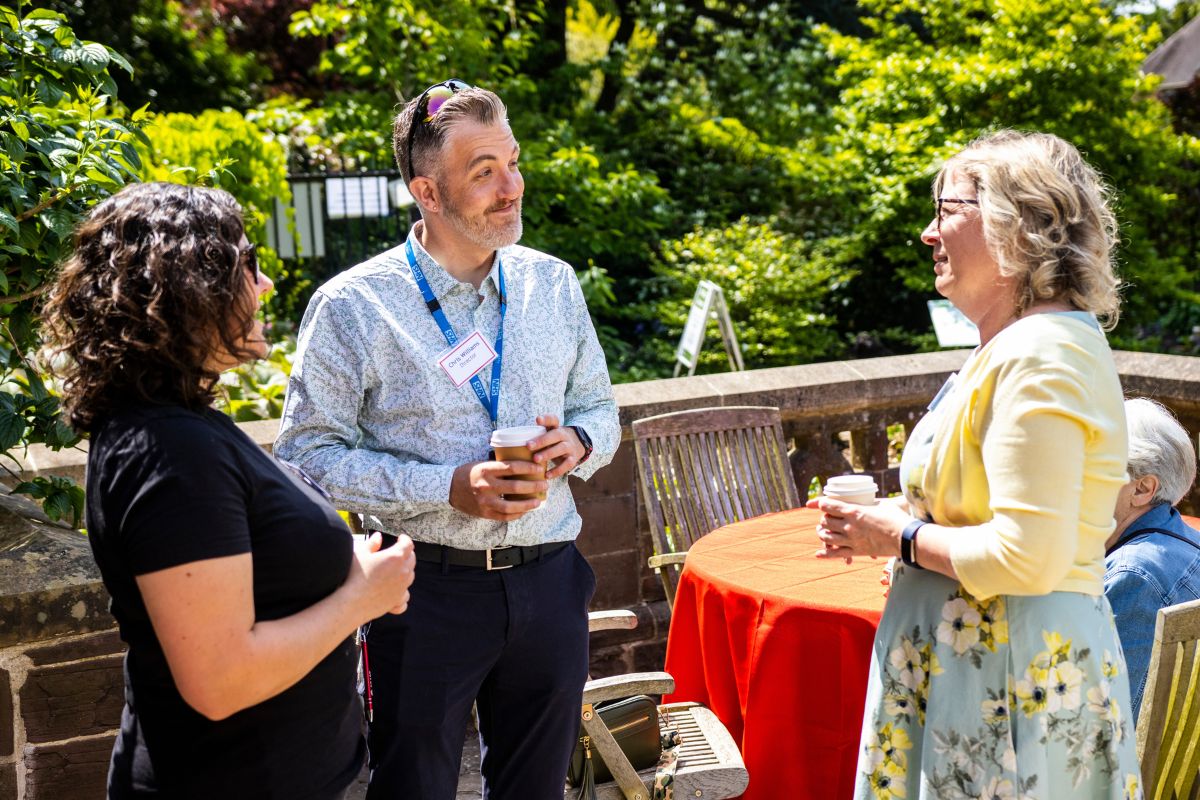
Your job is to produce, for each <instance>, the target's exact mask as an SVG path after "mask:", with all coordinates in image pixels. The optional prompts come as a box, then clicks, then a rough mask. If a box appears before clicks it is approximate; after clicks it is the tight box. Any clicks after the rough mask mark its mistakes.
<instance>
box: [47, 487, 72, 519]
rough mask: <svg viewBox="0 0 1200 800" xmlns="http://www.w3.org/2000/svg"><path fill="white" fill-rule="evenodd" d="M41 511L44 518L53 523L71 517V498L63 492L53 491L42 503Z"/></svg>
mask: <svg viewBox="0 0 1200 800" xmlns="http://www.w3.org/2000/svg"><path fill="white" fill-rule="evenodd" d="M42 509H43V510H44V511H45V512H46V516H47V517H49V518H50V519H52V520H54V521H56V522H57V521H58V520H60V519H67V518H70V517H71V513H72V508H71V496H70V495H69V494H67V493H66V492H63V491H55V492H53V493H51V494H50V495H49V496H48V497H47V498H46V499H45V500H43V501H42Z"/></svg>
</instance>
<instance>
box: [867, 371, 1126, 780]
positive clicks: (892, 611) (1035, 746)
mask: <svg viewBox="0 0 1200 800" xmlns="http://www.w3.org/2000/svg"><path fill="white" fill-rule="evenodd" d="M954 381H955V378H954V376H951V379H950V380H949V381H948V382H947V384H946V386H944V387H943V388H942V391H941V392H939V393H938V396H937V397H936V398H934V401H933V403H932V404H931V405H930V412H929V414H928V415H927V416H926V417H924V418H923V419H922V420H921V422H920V423H918V425H917V426H916V428H915V429H914V430H913V434H912V436H910V437H909V442H908V444H907V446H906V448H905V453H904V461H903V463H902V465H901V484H902V485H903V486H904V487H905V490H906V492H905V493H906V496H907V498H908V500H909V504H910V507H911V508H913V510H914V513H918V514H921V515H922V516H923V517H924V518H929V517H928V513H927V512H926V513H922V512H923V511H924V506H923V504H921V503H920V502H919V500H918V499H917V497H914V496H913V494H914V492H913V491H912V490H913V488H915V487H916V486H917V485H919V480H916V479H915V478H914V475H917V476H919V474H920V473H921V472H922V471H923V466H924V464H925V463H927V461H928V458H929V455H930V449H931V448H930V445H931V441H932V439H933V434H934V432H935V431H936V429H937V426H938V420H939V417H940V414H939V408H941V409H944V408H945V405H944V404H943V402H942V401H944V400H945V399H946V398H947V397H949V396H950V395H951V394H952V393H953V392H954ZM915 494H917V496H918V497H919V492H916V493H915ZM1124 672H1125V661H1124V658H1123V656H1122V655H1121V649H1120V644H1119V642H1118V640H1117V635H1116V628H1115V626H1114V623H1113V620H1112V611H1111V610H1110V608H1109V605H1108V601H1107V600H1106V599H1105V598H1104V597H1103V595H1101V596H1091V595H1086V594H1082V593H1079V592H1052V593H1050V594H1046V595H1038V596H1014V595H1000V596H996V597H992V598H989V599H988V600H987V601H985V602H980V601H978V600H976V599H975V598H974V597H972V596H971V595H970V594H969V593H967V592H966V591H965V590H964V589H963V587H962V585H961V584H960V583H958V582H957V581H955V580H953V579H951V578H948V577H946V576H944V575H941V574H938V573H936V572H932V571H925V570H918V569H912V568H909V567H906V566H904V565H903V564H897V565H896V569H895V573H894V576H893V582H892V587H891V591H890V594H889V597H888V603H887V608H886V610H885V612H884V615H883V619H882V620H881V621H880V625H879V631H878V634H877V636H876V639H875V652H874V658H873V659H872V664H871V677H870V682H869V688H868V694H867V702H866V712H865V719H864V721H863V738H862V749H861V752H860V756H859V774H858V778H857V782H856V785H855V797H856V798H859V799H860V800H866V798H878V800H891V798H921V799H922V800H924V799H925V798H987V799H988V800H1067V798H1113V799H1114V800H1116V798H1140V797H1141V796H1142V792H1141V789H1140V777H1139V771H1138V765H1137V756H1136V752H1135V749H1134V740H1133V720H1132V719H1128V718H1126V715H1125V714H1124V713H1123V709H1128V708H1129V707H1130V704H1129V683H1128V679H1127V677H1126V676H1125V675H1124Z"/></svg>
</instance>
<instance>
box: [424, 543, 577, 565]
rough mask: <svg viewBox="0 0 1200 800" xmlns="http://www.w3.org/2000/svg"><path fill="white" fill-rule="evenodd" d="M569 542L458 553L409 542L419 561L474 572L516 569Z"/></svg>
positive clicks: (559, 548)
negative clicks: (467, 568)
mask: <svg viewBox="0 0 1200 800" xmlns="http://www.w3.org/2000/svg"><path fill="white" fill-rule="evenodd" d="M568 544H570V542H549V543H547V544H535V545H530V546H529V547H517V546H509V547H492V548H489V549H487V550H459V549H458V548H457V547H449V546H447V545H444V544H430V543H429V542H413V552H414V553H415V554H416V556H417V558H418V559H419V560H421V561H436V562H437V563H439V564H440V563H442V560H443V558H444V559H445V562H446V563H447V564H450V565H452V566H455V567H476V568H477V569H486V570H497V569H510V568H512V567H519V566H521V565H522V564H528V563H530V562H531V561H537V560H538V559H539V558H540V557H542V556H548V555H550V554H551V553H553V552H555V551H557V550H561V549H563V548H564V547H566V546H567V545H568Z"/></svg>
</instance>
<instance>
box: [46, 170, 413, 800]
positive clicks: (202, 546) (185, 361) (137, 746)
mask: <svg viewBox="0 0 1200 800" xmlns="http://www.w3.org/2000/svg"><path fill="white" fill-rule="evenodd" d="M270 288H271V281H270V280H269V279H268V278H266V277H264V276H263V275H262V274H261V273H260V272H259V271H258V266H257V260H256V258H255V254H254V248H253V246H251V245H250V244H249V243H248V242H247V240H246V237H245V234H244V232H243V225H242V212H241V209H240V208H239V207H238V204H237V202H236V201H235V200H234V199H233V198H232V197H230V196H229V195H228V194H226V193H225V192H222V191H219V190H214V189H203V188H196V187H185V186H177V185H174V184H165V183H150V184H139V185H135V186H130V187H127V188H125V189H124V190H122V191H121V192H119V193H118V194H116V195H114V196H113V197H111V198H109V199H108V200H106V201H104V202H103V203H101V204H99V205H98V206H96V208H95V209H94V210H93V211H92V213H91V214H90V215H89V217H88V218H87V220H85V221H84V222H83V223H82V224H81V225H80V227H79V229H78V231H77V232H76V241H75V251H74V255H72V256H71V258H70V259H69V260H68V261H67V262H66V264H64V266H63V269H62V272H61V274H60V275H59V277H58V280H57V282H56V284H55V286H54V287H53V290H52V292H51V294H50V298H49V301H48V304H47V307H46V319H45V322H46V330H47V332H48V336H49V342H50V344H49V348H50V352H51V353H53V354H54V355H55V360H56V361H57V362H59V363H60V364H61V368H60V370H59V371H60V373H61V374H62V375H63V378H64V399H65V407H66V410H67V415H68V417H69V419H70V421H71V424H72V425H74V426H75V427H76V428H78V429H80V430H83V431H87V432H88V433H90V434H91V442H90V450H89V453H88V473H87V527H88V535H89V540H90V541H91V545H92V552H93V554H94V555H95V558H96V563H97V564H98V565H99V567H100V572H101V575H102V576H103V579H104V584H105V586H106V587H107V589H108V591H109V593H110V594H111V595H112V610H113V615H114V616H115V617H116V618H117V622H118V624H119V626H120V631H121V637H122V638H123V639H124V640H125V642H126V643H127V644H128V645H129V650H128V654H127V655H126V659H125V680H126V695H125V697H126V703H125V710H124V713H123V715H122V720H121V733H120V735H119V737H118V739H117V743H116V746H115V747H114V749H113V756H112V762H111V765H110V769H109V781H108V792H109V797H110V798H127V797H171V798H177V797H178V798H206V799H208V798H223V800H230V798H238V797H255V798H271V797H277V798H288V800H294V799H295V798H314V800H315V799H316V798H337V797H341V796H342V795H343V794H344V792H345V789H346V787H347V786H349V784H350V783H351V782H352V781H353V779H354V777H355V776H356V774H357V773H358V771H359V769H360V767H361V765H362V763H363V756H364V749H365V748H364V741H363V736H362V708H361V704H360V702H359V700H358V697H357V694H356V692H355V665H356V653H355V648H354V639H353V636H352V634H353V633H354V631H355V629H356V628H357V627H358V626H359V625H360V624H362V623H364V622H366V621H367V620H370V619H373V618H374V617H377V616H379V615H381V614H384V613H387V612H389V611H390V612H391V613H401V612H403V611H404V609H405V606H406V604H407V602H408V587H409V585H410V584H411V583H412V577H413V557H412V548H411V543H409V542H408V541H407V539H406V537H401V539H402V541H401V542H400V543H399V546H398V547H392V548H389V549H387V550H382V551H381V550H380V549H379V541H378V536H376V537H375V539H373V540H371V541H370V542H365V543H362V544H360V545H359V546H357V547H356V546H355V544H354V543H353V541H352V539H351V536H350V534H349V532H348V531H347V529H346V526H345V524H344V523H343V522H342V520H341V519H340V518H339V517H338V515H337V513H336V512H335V511H334V510H333V508H331V507H330V506H329V504H328V503H327V502H326V500H325V499H324V497H322V495H321V493H320V492H319V490H318V489H316V488H315V485H310V483H309V482H307V481H306V480H305V479H304V478H303V476H302V475H297V474H294V473H292V472H291V471H289V470H287V469H284V468H282V465H281V464H280V463H279V462H277V461H275V460H274V459H273V458H272V457H271V456H269V455H267V454H266V453H265V452H263V451H262V449H260V448H259V447H258V446H257V445H255V444H254V442H253V441H252V440H251V439H250V438H249V437H247V436H246V435H245V434H243V433H242V432H241V431H240V430H238V428H237V427H236V426H235V425H234V424H233V423H232V421H231V420H230V419H229V417H228V416H226V415H225V414H222V413H220V412H219V411H216V410H215V409H213V408H212V407H211V402H212V400H213V396H214V391H215V387H216V382H217V377H218V374H219V373H220V372H221V371H222V370H224V369H227V368H229V367H232V366H235V365H237V364H239V363H241V362H243V361H246V360H249V359H252V358H255V357H259V356H262V355H264V354H265V352H266V348H267V344H266V341H265V340H264V338H263V331H262V325H261V323H260V322H258V321H256V319H255V315H256V312H257V310H258V305H259V298H260V297H261V296H262V295H263V294H264V293H265V292H267V291H268V290H269V289H270Z"/></svg>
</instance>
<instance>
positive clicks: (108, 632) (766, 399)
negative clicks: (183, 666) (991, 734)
mask: <svg viewBox="0 0 1200 800" xmlns="http://www.w3.org/2000/svg"><path fill="white" fill-rule="evenodd" d="M965 357H966V352H965V351H947V352H941V353H929V354H924V355H915V356H898V357H891V358H878V359H864V360H859V361H852V362H835V363H828V364H812V365H807V366H801V367H784V368H779V369H768V370H754V371H750V372H744V373H735V374H721V375H710V376H698V377H693V378H678V379H671V380H662V381H649V382H644V383H637V384H625V385H622V386H618V387H616V393H617V400H618V403H619V404H620V406H621V422H622V426H623V430H624V439H623V441H622V444H621V448H620V450H619V451H618V453H617V455H616V458H615V459H614V460H613V463H612V464H611V465H610V466H608V467H607V468H606V469H604V470H602V471H601V472H600V473H599V474H597V475H596V477H595V478H593V479H592V480H591V481H590V482H589V483H587V484H584V483H582V482H579V481H575V480H574V479H572V488H573V490H574V493H575V498H576V503H577V505H578V507H579V511H580V514H581V516H582V517H583V531H582V533H581V535H580V539H579V546H580V549H581V550H582V551H583V553H584V555H586V556H587V558H588V561H589V562H590V563H591V564H592V567H593V568H594V569H595V571H596V575H597V590H596V596H595V599H594V601H593V608H596V609H603V608H629V609H632V610H634V611H635V612H636V613H637V614H638V618H639V623H640V624H639V627H638V628H637V629H636V630H634V631H628V632H608V633H604V634H600V635H598V636H596V637H595V638H594V640H593V643H592V644H593V658H592V669H593V674H595V675H597V676H599V675H608V674H614V673H617V672H626V671H632V670H645V669H658V668H661V666H662V662H663V653H664V650H665V645H666V634H667V623H668V619H669V612H668V609H667V607H666V602H665V600H664V598H663V592H662V588H661V586H660V584H659V582H658V579H657V577H656V576H655V575H654V574H653V573H652V572H650V571H649V570H648V569H647V568H646V566H645V565H646V558H647V557H648V556H649V555H651V553H652V552H653V546H652V544H651V539H650V534H649V530H648V527H647V523H646V517H645V513H644V509H643V507H642V503H641V501H640V497H639V488H638V485H637V475H636V472H635V468H634V457H633V443H632V441H631V440H630V433H629V424H630V422H632V421H633V420H635V419H641V418H643V417H648V416H653V415H655V414H662V413H667V412H670V411H677V410H682V409H688V408H704V407H710V406H735V405H772V406H777V407H779V408H780V410H781V414H782V417H783V422H784V432H785V434H786V436H787V437H788V438H789V439H790V440H791V442H792V443H793V445H794V448H795V449H794V452H793V454H792V466H793V470H794V473H795V476H796V481H797V485H798V486H799V487H800V489H801V493H802V494H803V492H804V489H805V487H807V486H808V484H809V481H810V480H811V479H812V478H814V477H818V478H824V477H827V476H829V475H834V474H838V473H841V472H844V471H847V470H849V469H855V470H859V471H867V472H871V473H872V474H874V475H875V476H876V477H877V479H878V480H879V481H880V482H881V483H882V485H883V486H884V487H885V488H889V489H894V488H895V487H896V476H895V469H894V468H892V467H889V454H888V441H887V436H886V428H887V426H889V425H902V426H904V427H905V428H906V429H907V428H909V427H911V425H912V424H913V423H915V421H916V419H917V418H918V417H919V415H920V413H921V412H922V411H923V409H924V407H925V405H926V404H927V403H928V402H929V399H930V398H932V396H933V395H934V393H935V392H936V391H937V389H938V388H939V387H940V386H941V384H942V382H943V381H944V380H945V378H946V376H947V375H948V374H949V373H950V372H952V371H953V370H955V369H957V368H958V367H959V366H960V365H961V364H962V361H963V360H964V358H965ZM1117 364H1118V367H1119V369H1120V370H1121V374H1122V380H1123V382H1124V385H1125V388H1126V391H1127V393H1129V394H1136V395H1142V396H1150V397H1154V398H1156V399H1158V400H1160V401H1161V402H1163V403H1165V404H1166V405H1168V406H1169V407H1171V408H1172V410H1174V411H1175V412H1176V413H1177V414H1178V415H1179V416H1180V419H1181V420H1182V421H1183V423H1184V425H1185V427H1187V428H1188V430H1189V431H1191V432H1192V434H1193V435H1195V434H1196V432H1197V431H1200V391H1198V390H1200V359H1193V358H1182V357H1176V356H1162V355H1153V354H1141V353H1118V354H1117ZM244 427H245V429H246V430H247V432H248V433H249V434H250V435H251V436H252V437H254V438H255V440H256V441H258V442H260V443H261V444H262V445H263V446H264V447H268V448H269V447H270V444H271V440H272V439H273V438H274V435H275V431H276V423H274V422H259V423H248V424H247V425H245V426H244ZM25 468H26V475H32V474H39V473H43V474H60V475H61V474H66V475H71V476H73V477H75V478H76V479H77V480H81V479H82V476H83V456H82V455H81V454H80V453H79V452H78V451H68V452H66V453H49V452H47V451H44V450H42V449H40V448H36V447H35V448H31V451H30V455H29V458H28V459H27V461H26V464H25ZM1198 501H1200V496H1198V494H1197V492H1195V491H1193V493H1192V494H1191V495H1190V496H1189V498H1188V499H1187V500H1186V501H1185V502H1184V503H1183V504H1182V505H1183V506H1184V509H1185V510H1186V511H1188V512H1189V513H1197V511H1200V502H1198ZM121 650H122V648H121V643H120V641H119V640H118V639H117V637H116V634H115V631H114V630H113V629H112V620H111V617H110V616H109V615H108V613H107V599H106V596H105V594H104V591H103V587H102V586H101V585H100V583H99V581H98V576H97V573H96V570H95V567H94V565H93V564H92V561H91V555H90V552H89V551H88V547H87V541H86V539H85V538H84V537H83V536H81V535H80V534H78V533H77V532H74V531H71V530H66V529H63V528H62V527H60V526H55V525H52V524H50V523H49V521H48V520H46V519H45V518H44V517H43V516H41V515H40V513H38V512H37V511H36V509H33V508H31V506H30V505H29V504H28V503H25V502H23V501H20V500H18V499H16V498H11V497H9V498H0V800H8V798H19V800H73V798H80V800H93V799H94V800H99V798H102V797H103V796H104V788H103V787H104V777H105V773H106V770H107V762H108V754H109V752H110V751H111V749H112V741H113V735H114V734H113V731H114V729H115V728H116V726H117V724H118V720H119V717H120V710H121V705H122V678H121V668H120V653H121Z"/></svg>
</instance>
